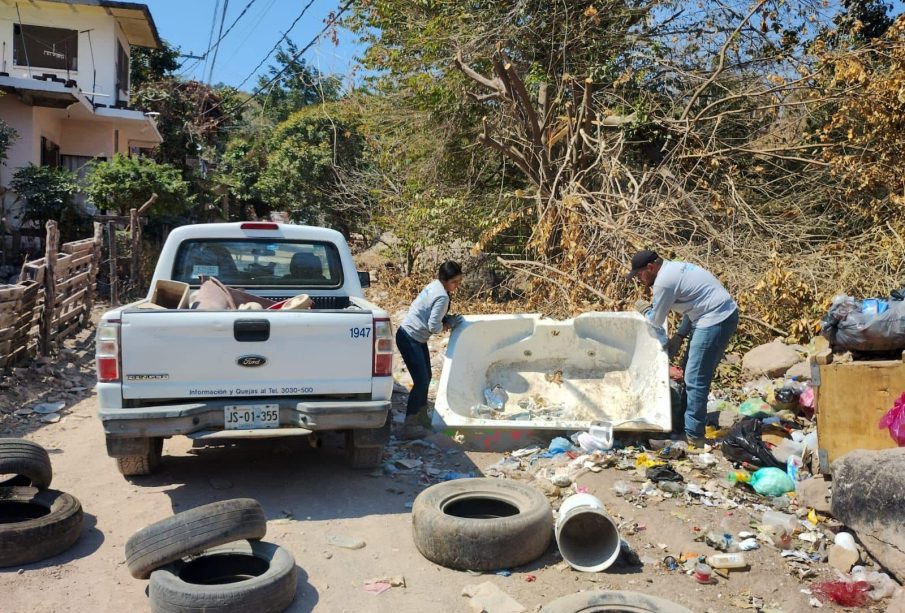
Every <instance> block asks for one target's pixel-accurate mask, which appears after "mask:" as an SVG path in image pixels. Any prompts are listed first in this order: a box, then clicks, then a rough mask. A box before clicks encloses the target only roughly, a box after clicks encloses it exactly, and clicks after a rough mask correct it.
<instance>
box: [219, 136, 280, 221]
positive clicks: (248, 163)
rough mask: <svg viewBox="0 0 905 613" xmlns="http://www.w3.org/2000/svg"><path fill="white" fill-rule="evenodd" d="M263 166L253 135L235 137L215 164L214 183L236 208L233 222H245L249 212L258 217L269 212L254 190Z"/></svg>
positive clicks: (264, 157) (264, 160) (261, 149)
mask: <svg viewBox="0 0 905 613" xmlns="http://www.w3.org/2000/svg"><path fill="white" fill-rule="evenodd" d="M266 166H267V154H266V151H265V150H264V147H263V143H261V142H260V139H259V138H257V137H256V136H255V135H249V136H237V137H234V138H232V139H230V141H229V142H228V143H227V144H226V150H225V151H224V152H223V154H222V155H221V156H220V161H219V163H218V164H217V174H216V176H215V178H214V180H215V182H216V183H217V184H218V185H219V186H220V187H221V188H222V189H225V190H226V192H227V194H228V195H229V198H230V200H231V202H233V203H235V205H237V210H235V211H234V214H236V215H237V220H242V219H246V218H247V216H248V209H249V208H251V209H252V210H253V211H254V213H255V215H256V216H258V217H261V216H264V215H266V213H267V212H268V211H269V207H267V205H266V204H265V203H264V201H263V200H262V199H261V195H260V193H259V190H258V186H257V183H258V180H259V179H260V177H261V173H262V172H263V171H264V169H265V168H266Z"/></svg>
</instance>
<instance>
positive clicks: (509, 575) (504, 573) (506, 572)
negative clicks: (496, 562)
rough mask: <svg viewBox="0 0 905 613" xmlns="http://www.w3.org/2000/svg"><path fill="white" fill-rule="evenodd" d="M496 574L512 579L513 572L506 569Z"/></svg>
mask: <svg viewBox="0 0 905 613" xmlns="http://www.w3.org/2000/svg"><path fill="white" fill-rule="evenodd" d="M496 574H497V575H499V576H500V577H511V576H512V571H511V570H508V569H505V568H504V569H503V570H498V571H496Z"/></svg>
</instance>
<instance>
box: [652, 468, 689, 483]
mask: <svg viewBox="0 0 905 613" xmlns="http://www.w3.org/2000/svg"><path fill="white" fill-rule="evenodd" d="M645 476H646V477H647V478H648V479H650V480H651V481H653V482H654V483H660V482H661V481H672V482H674V483H675V482H679V481H684V480H685V479H683V478H682V475H680V474H679V473H677V472H676V469H674V468H673V467H672V466H670V465H669V464H665V465H663V466H651V467H650V468H648V469H647V472H646V473H645Z"/></svg>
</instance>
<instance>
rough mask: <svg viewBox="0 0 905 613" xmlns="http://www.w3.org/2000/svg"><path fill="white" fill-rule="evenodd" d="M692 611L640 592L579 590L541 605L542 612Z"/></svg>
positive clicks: (644, 612) (634, 612) (629, 612)
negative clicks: (576, 592)
mask: <svg viewBox="0 0 905 613" xmlns="http://www.w3.org/2000/svg"><path fill="white" fill-rule="evenodd" d="M602 611H619V612H620V613H691V611H690V610H688V609H686V608H685V607H682V606H679V605H677V604H675V603H674V602H669V601H668V600H663V599H662V598H656V597H654V596H648V595H647V594H639V593H638V592H606V591H599V592H579V593H578V594H570V595H568V596H563V597H562V598H557V599H556V600H554V601H553V602H551V603H549V604H545V605H544V606H543V607H541V610H540V613H597V612H602Z"/></svg>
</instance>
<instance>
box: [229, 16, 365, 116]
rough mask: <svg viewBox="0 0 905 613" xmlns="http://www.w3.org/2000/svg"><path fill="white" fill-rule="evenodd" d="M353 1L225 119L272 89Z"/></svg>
mask: <svg viewBox="0 0 905 613" xmlns="http://www.w3.org/2000/svg"><path fill="white" fill-rule="evenodd" d="M353 1H354V0H347V1H346V3H345V4H343V5H342V6H341V7H340V9H339V10H338V11H337V12H336V13H335V14H334V15H333V16H332V17H331V18H330V19H329V20H328V21H327V23H325V24H324V27H323V28H321V30H320V32H318V33H317V34H315V35H314V38H312V39H311V40H310V41H309V42H308V44H307V45H305V46H304V47H302V48H301V49H299V50H298V51H297V52H296V53H295V54H294V55H293V56H292V57H291V58H289V61H288V62H286V65H285V66H283V68H282V69H281V70H280V71H279V72H277V73H276V74H275V75H274V76H273V78H271V79H270V80H269V81H267V83H264V84H263V85H261V87H259V88H258V90H257V91H256V92H254V93H252V94H251V95H250V96H249V97H248V98H246V99H245V100H243V101H242V102H241V103H239V104H238V105H237V106H236V107H235V108H232V109H229V111H228V113H224V115H223V117H228V116H229V115H232V114H233V113H235V112H236V111H238V110H239V109H241V108H242V107H243V106H245V105H246V104H248V103H249V102H251V101H252V100H254V99H255V98H257V97H258V96H260V95H261V93H262V92H263V91H264V90H265V89H267V88H268V87H270V86H271V85H273V84H274V83H276V82H277V80H279V78H280V77H282V76H283V73H285V72H286V71H287V70H289V66H290V65H291V64H292V62H294V61H295V60H297V59H298V58H300V57H301V56H302V54H303V53H305V52H306V51H308V49H310V48H311V47H313V46H314V44H315V43H316V42H317V41H318V40H320V37H321V36H323V35H324V34H325V33H326V32H327V30H329V29H330V28H332V27H333V26H334V25H335V24H336V21H337V20H338V19H339V17H340V16H341V15H342V14H343V13H345V12H346V10H348V8H349V7H350V6H352V2H353ZM246 80H247V79H246Z"/></svg>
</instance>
